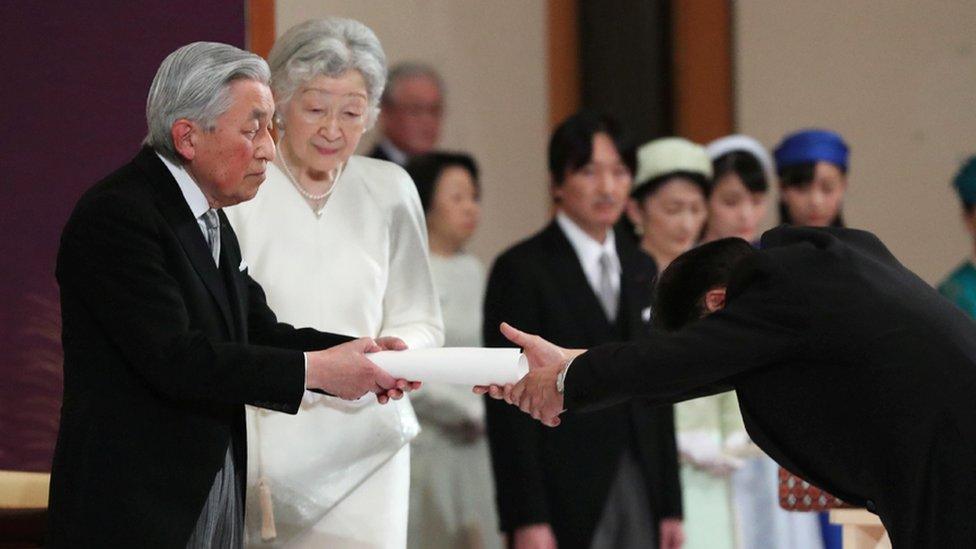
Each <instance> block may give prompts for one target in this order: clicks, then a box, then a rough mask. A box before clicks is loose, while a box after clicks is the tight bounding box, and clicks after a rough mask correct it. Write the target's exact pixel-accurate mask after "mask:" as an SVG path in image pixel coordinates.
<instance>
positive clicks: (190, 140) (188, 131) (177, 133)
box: [170, 118, 197, 160]
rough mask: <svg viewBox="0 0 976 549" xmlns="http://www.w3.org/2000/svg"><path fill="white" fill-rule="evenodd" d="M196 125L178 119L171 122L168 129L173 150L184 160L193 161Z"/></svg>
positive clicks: (184, 119)
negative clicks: (170, 126)
mask: <svg viewBox="0 0 976 549" xmlns="http://www.w3.org/2000/svg"><path fill="white" fill-rule="evenodd" d="M196 132H197V125H196V124H194V123H193V122H190V121H189V120H187V119H186V118H180V119H179V120H177V121H176V122H173V127H172V128H170V135H172V137H173V148H175V149H176V152H178V153H179V154H180V156H182V157H183V158H185V159H186V160H193V157H194V156H196V148H195V147H194V145H195V138H196Z"/></svg>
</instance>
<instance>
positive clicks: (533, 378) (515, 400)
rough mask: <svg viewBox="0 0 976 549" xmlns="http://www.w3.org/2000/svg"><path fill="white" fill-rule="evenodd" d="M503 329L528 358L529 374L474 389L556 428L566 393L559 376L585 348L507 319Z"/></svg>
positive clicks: (502, 326) (504, 333)
mask: <svg viewBox="0 0 976 549" xmlns="http://www.w3.org/2000/svg"><path fill="white" fill-rule="evenodd" d="M501 332H502V335H504V336H505V337H506V338H508V340H509V341H511V342H512V343H514V344H516V345H518V346H519V347H521V348H522V352H523V353H524V354H525V356H526V358H528V361H529V373H528V374H526V375H525V377H523V378H522V379H520V380H519V382H518V383H516V384H514V385H513V384H507V385H489V386H484V385H479V386H477V387H475V388H474V392H475V393H477V394H479V395H483V394H488V395H489V396H491V397H492V398H495V399H499V400H505V401H506V402H508V403H509V404H514V405H515V406H518V407H519V409H520V410H522V411H523V412H525V413H527V414H529V415H531V416H532V417H533V418H535V419H537V420H539V421H541V422H542V423H544V424H545V425H548V426H549V427H556V426H557V425H559V422H560V420H559V414H561V413H562V412H563V394H562V392H560V391H559V390H558V388H557V386H556V379H557V378H558V377H559V374H560V372H562V371H563V370H564V369H565V368H566V364H567V363H568V362H569V361H570V360H571V359H573V358H575V357H576V356H578V355H580V354H582V353H583V352H584V351H581V350H573V349H564V348H562V347H559V346H557V345H554V344H552V343H550V342H548V341H546V340H545V339H542V338H541V337H539V336H537V335H532V334H528V333H526V332H523V331H521V330H518V329H516V328H514V327H512V326H511V325H509V324H508V323H505V322H503V323H502V325H501Z"/></svg>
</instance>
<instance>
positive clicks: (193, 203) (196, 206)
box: [156, 153, 210, 219]
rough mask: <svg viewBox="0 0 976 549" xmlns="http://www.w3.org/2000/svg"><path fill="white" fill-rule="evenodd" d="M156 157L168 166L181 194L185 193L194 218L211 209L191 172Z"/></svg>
mask: <svg viewBox="0 0 976 549" xmlns="http://www.w3.org/2000/svg"><path fill="white" fill-rule="evenodd" d="M156 156H158V157H159V159H160V160H162V161H163V165H164V166H166V169H167V170H169V173H171V174H173V179H175V180H176V184H177V185H179V186H180V192H182V193H183V199H184V200H186V205H187V206H189V207H190V211H191V212H192V213H193V217H194V218H195V219H199V218H200V216H201V215H203V214H204V213H206V212H207V210H209V209H210V203H209V202H207V197H206V196H204V194H203V191H201V190H200V187H199V186H198V185H197V183H196V181H194V180H193V177H191V176H190V172H188V171H186V169H185V168H184V167H183V166H177V165H176V164H173V163H172V162H170V161H169V160H167V159H166V158H165V157H164V156H163V155H161V154H159V153H156Z"/></svg>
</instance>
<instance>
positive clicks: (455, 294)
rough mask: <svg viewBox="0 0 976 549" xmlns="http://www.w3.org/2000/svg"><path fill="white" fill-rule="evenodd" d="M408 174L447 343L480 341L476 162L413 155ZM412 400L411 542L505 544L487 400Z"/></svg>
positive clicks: (486, 548) (450, 392) (439, 392)
mask: <svg viewBox="0 0 976 549" xmlns="http://www.w3.org/2000/svg"><path fill="white" fill-rule="evenodd" d="M407 173H409V174H410V177H411V178H412V179H413V181H414V183H415V184H416V185H417V191H418V192H419V194H420V203H421V204H422V205H423V207H424V213H425V214H426V216H427V237H428V240H429V241H430V269H431V273H432V274H433V276H434V288H435V289H436V290H437V295H438V297H439V298H440V302H441V310H442V312H443V315H444V344H445V345H447V346H449V347H481V346H482V338H481V322H482V320H481V319H482V302H483V300H484V294H485V267H484V265H482V264H481V261H479V260H478V258H476V257H475V256H473V255H471V254H470V253H468V252H467V251H465V246H466V245H467V243H468V241H469V240H470V239H471V237H472V236H473V235H474V232H475V230H476V229H477V228H478V223H479V221H480V219H481V186H480V184H479V182H478V166H477V164H475V161H474V159H473V158H471V157H470V156H468V155H466V154H463V153H448V152H434V153H429V154H425V155H421V156H416V157H414V158H412V159H411V160H410V162H409V163H408V164H407ZM461 367H463V365H461ZM411 401H412V402H413V405H414V409H416V411H417V418H418V419H419V420H420V426H421V432H420V435H418V436H417V438H416V439H414V441H413V443H412V444H411V446H412V450H411V451H412V452H413V455H412V456H411V462H412V464H411V477H410V525H409V528H408V536H407V546H408V547H410V548H414V549H468V548H472V549H501V547H502V540H501V536H500V535H499V534H498V524H497V521H496V520H495V486H494V481H493V479H492V473H491V463H490V462H489V459H488V440H487V437H486V436H485V403H484V400H483V399H482V398H481V397H480V396H478V395H475V394H474V393H472V392H471V390H470V388H468V387H459V386H456V385H449V384H446V383H425V384H424V388H423V390H422V391H417V392H416V393H412V394H411Z"/></svg>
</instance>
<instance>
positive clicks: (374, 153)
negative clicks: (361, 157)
mask: <svg viewBox="0 0 976 549" xmlns="http://www.w3.org/2000/svg"><path fill="white" fill-rule="evenodd" d="M366 156H368V157H370V158H377V159H379V160H386V161H387V162H393V159H391V158H390V156H389V155H388V154H386V151H385V150H383V147H381V146H379V144H376V145H374V146H373V148H372V149H370V151H369V154H368V155H366Z"/></svg>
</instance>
